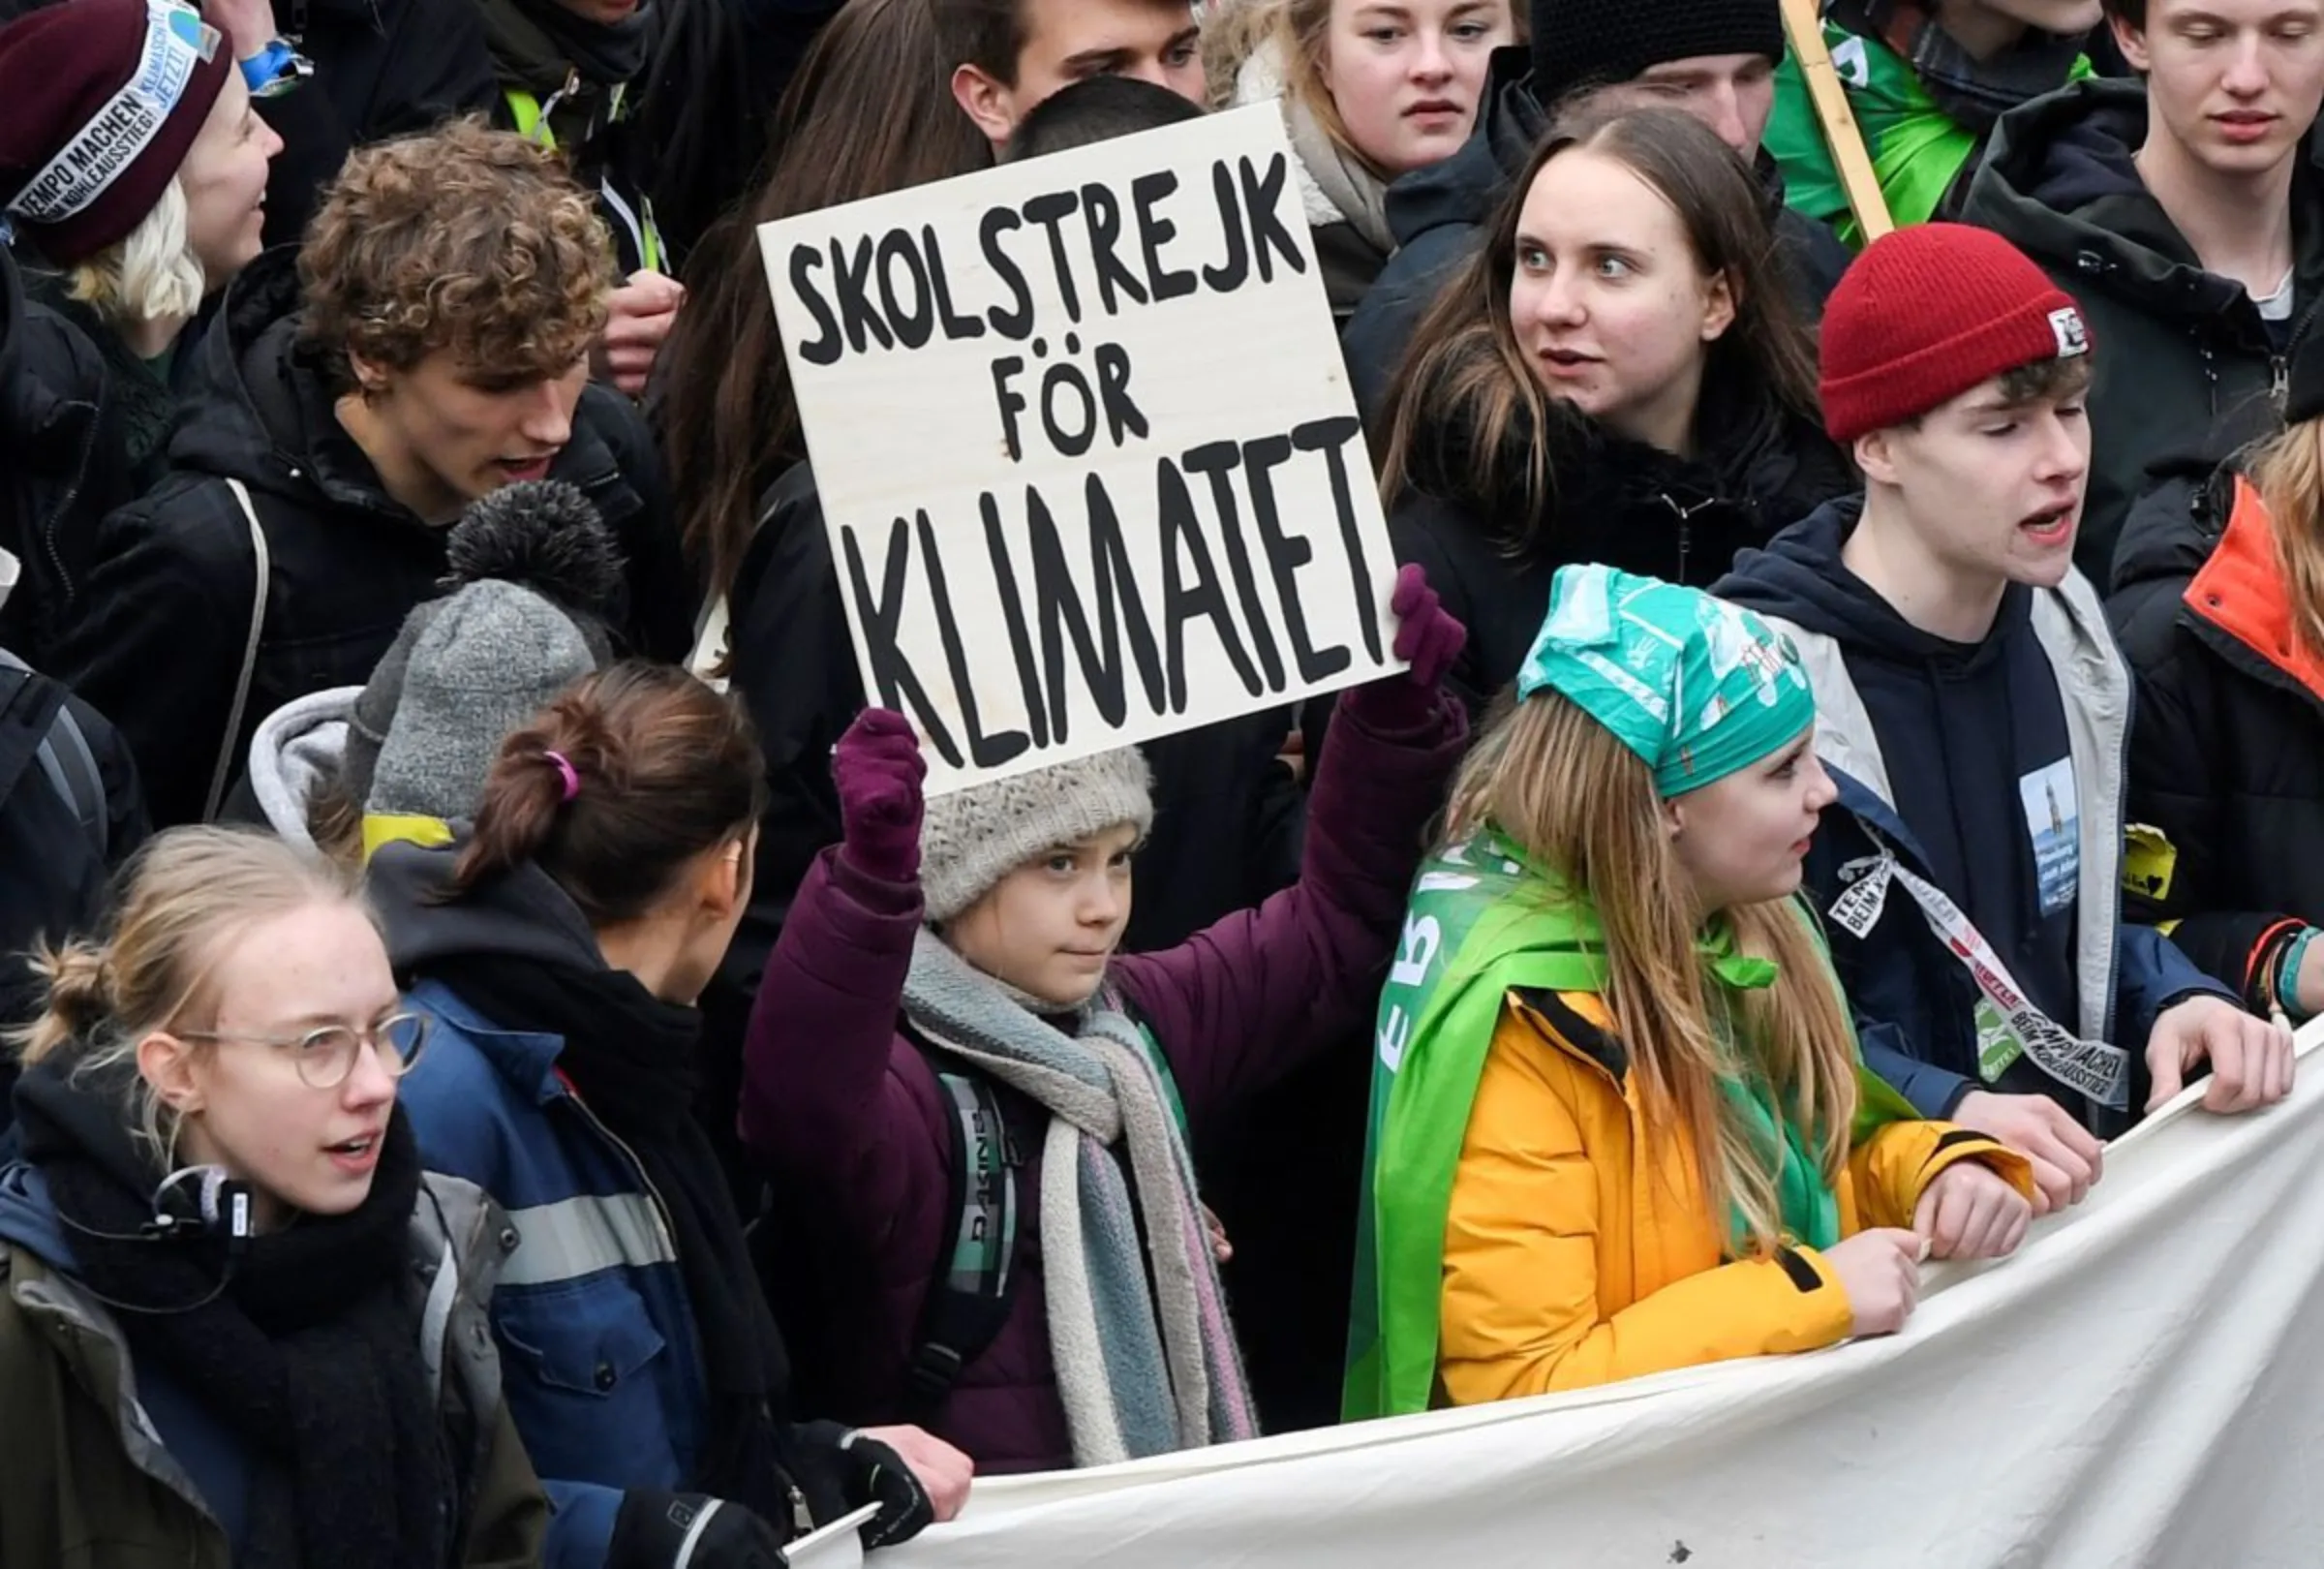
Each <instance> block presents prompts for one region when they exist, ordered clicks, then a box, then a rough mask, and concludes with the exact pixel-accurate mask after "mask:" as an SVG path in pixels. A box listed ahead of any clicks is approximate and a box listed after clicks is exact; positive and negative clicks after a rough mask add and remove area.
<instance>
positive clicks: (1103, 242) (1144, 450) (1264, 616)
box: [759, 104, 1397, 795]
mask: <svg viewBox="0 0 2324 1569" xmlns="http://www.w3.org/2000/svg"><path fill="white" fill-rule="evenodd" d="M759 244H760V249H761V251H762V252H763V254H764V257H765V261H766V266H767V279H768V283H769V286H770V287H771V288H772V289H773V291H774V297H775V314H776V321H777V323H778V324H779V325H780V328H781V331H782V341H783V349H784V352H785V354H786V356H787V358H788V361H789V364H790V370H791V383H792V385H793V387H794V388H795V390H796V392H797V395H798V399H799V413H800V417H801V420H802V422H803V423H804V425H805V426H806V430H807V442H808V448H809V450H810V452H811V453H812V455H813V457H814V466H815V483H816V488H817V490H818V492H819V493H820V496H821V499H822V503H823V514H824V518H825V521H826V526H827V527H828V528H829V529H830V531H831V558H832V564H833V566H834V568H835V569H836V570H837V571H838V573H839V579H840V586H841V597H842V599H843V600H845V602H846V605H847V617H848V624H849V626H850V627H851V628H852V629H853V631H854V633H855V641H856V655H857V660H858V662H859V664H860V665H861V667H862V673H863V678H864V691H865V692H866V694H867V695H868V696H869V697H870V699H871V701H872V702H875V703H879V704H883V705H885V706H887V707H890V708H897V709H901V710H902V712H903V713H904V715H905V716H906V717H907V718H909V719H910V720H911V722H912V724H913V727H914V728H915V729H916V730H917V731H918V732H919V735H920V739H921V744H922V747H923V750H924V751H925V752H926V754H927V755H928V761H929V774H928V790H929V793H930V794H932V795H934V794H938V793H941V792H942V791H945V790H948V789H957V788H959V787H960V786H962V785H963V784H972V783H975V782H977V781H979V780H989V779H998V778H1002V777H1004V776H1006V775H1009V774H1014V773H1022V772H1024V771H1025V770H1028V769H1031V768H1037V767H1040V766H1041V765H1043V764H1045V763H1050V762H1059V761H1063V760H1065V759H1068V758H1072V757H1078V756H1086V755H1088V754H1091V753H1096V752H1103V751H1107V750H1109V749H1111V748H1114V747H1119V746H1123V745H1126V744H1129V743H1131V742H1135V741H1143V740H1149V739H1152V738H1153V737H1156V736H1161V735H1168V734H1170V733H1172V732H1173V731H1177V730H1184V729H1191V728H1193V727H1195V726H1196V725H1200V724H1207V723H1211V722H1212V721H1215V720H1222V719H1229V718H1232V717H1234V716H1235V715H1238V714H1244V713H1250V712H1253V711H1255V710H1260V709H1267V708H1274V707H1278V706H1281V705H1284V704H1287V703H1290V702H1293V701H1296V700H1298V699H1299V698H1301V697H1304V696H1307V695H1310V694H1312V693H1315V692H1329V691H1331V690H1333V689H1335V688H1339V687H1346V686H1352V685H1354V684H1356V683H1358V682H1361V681H1366V680H1370V679H1372V678H1373V677H1375V676H1378V675H1380V674H1383V673H1385V672H1387V671H1389V670H1392V669H1394V668H1396V667H1397V666H1396V661H1394V660H1393V658H1392V656H1391V653H1390V649H1391V645H1392V643H1393V641H1394V630H1393V626H1392V623H1391V618H1390V616H1389V612H1388V597H1389V593H1390V591H1391V587H1392V585H1393V583H1394V580H1395V560H1394V557H1393V554H1392V552H1391V548H1390V545H1389V542H1388V526H1387V523H1386V521H1385V520H1384V519H1383V517H1382V515H1381V511H1380V499H1379V495H1378V491H1377V487H1376V486H1375V484H1374V483H1373V480H1372V477H1371V460H1370V458H1369V456H1368V455H1367V453H1366V451H1365V447H1364V443H1363V433H1362V430H1361V426H1360V425H1359V423H1358V421H1357V418H1356V405H1355V400H1354V397H1353V395H1352V394H1351V393H1350V391H1349V389H1348V380H1347V373H1346V370H1345V368H1344V367H1343V365H1342V363H1341V360H1340V355H1339V342H1338V338H1337V335H1336V334H1335V333H1334V331H1333V330H1332V325H1331V311H1330V304H1329V303H1328V302H1327V300H1326V298H1325V294H1324V285H1323V274H1322V272H1321V271H1320V269H1319V267H1318V264H1317V262H1316V258H1315V247H1314V242H1313V240H1312V238H1311V237H1310V235H1309V233H1308V230H1307V221H1306V218H1305V216H1304V215H1303V213H1302V211H1301V208H1300V185H1299V174H1298V164H1297V160H1296V158H1295V157H1294V155H1293V153H1292V151H1291V144H1290V142H1289V140H1288V139H1287V138H1285V135H1284V132H1283V117H1282V115H1281V113H1280V112H1278V110H1277V108H1276V107H1275V106H1274V105H1271V104H1266V105H1259V106H1256V107H1254V108H1248V109H1243V110H1239V111H1237V112H1235V113H1231V114H1215V115H1208V116H1205V117H1204V118H1203V119H1201V120H1198V121H1194V122H1191V123H1189V124H1186V125H1182V126H1174V127H1172V128H1170V129H1168V130H1162V131H1152V132H1147V133H1146V134H1144V135H1142V136H1134V137H1126V138H1120V139H1118V140H1115V141H1108V142H1102V143H1099V144H1097V145H1094V146H1089V147H1083V148H1077V149H1075V150H1073V151H1070V152H1062V153H1055V154H1053V155H1050V156H1048V157H1043V158H1036V159H1031V160H1029V161H1027V162H1024V163H1018V164H1008V165H1004V166H1002V167H1000V168H998V169H988V170H985V171H983V172H980V173H976V174H969V175H964V176H963V177H961V178H959V179H954V180H945V181H942V182H940V183H938V184H935V185H928V186H922V187H919V188H918V189H916V190H911V191H903V192H899V193H897V194H895V195H893V196H886V197H879V198H875V199H873V200H869V201H858V202H851V203H849V204H847V205H845V206H841V207H833V208H829V209H826V210H824V211H821V212H814V213H810V214H807V215H805V216H803V217H799V218H793V219H788V220H785V221H783V222H781V223H776V224H769V225H767V226H765V227H764V228H762V229H761V230H760V231H759Z"/></svg>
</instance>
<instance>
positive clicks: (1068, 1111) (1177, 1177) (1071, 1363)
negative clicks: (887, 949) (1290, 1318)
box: [903, 932, 1258, 1465]
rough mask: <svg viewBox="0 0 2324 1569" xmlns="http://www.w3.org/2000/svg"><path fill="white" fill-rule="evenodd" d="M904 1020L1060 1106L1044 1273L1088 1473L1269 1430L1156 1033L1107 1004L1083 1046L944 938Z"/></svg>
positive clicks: (1048, 1158) (1090, 1013) (1053, 1131)
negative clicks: (1239, 1340) (1246, 1364)
mask: <svg viewBox="0 0 2324 1569" xmlns="http://www.w3.org/2000/svg"><path fill="white" fill-rule="evenodd" d="M903 1011H904V1014H905V1016H906V1017H908V1018H909V1019H910V1020H911V1022H912V1024H913V1025H914V1026H915V1027H916V1028H917V1029H918V1030H919V1031H921V1032H922V1033H923V1034H925V1035H926V1036H927V1037H928V1038H929V1040H930V1042H931V1043H932V1044H933V1045H935V1046H937V1047H938V1048H940V1049H942V1050H944V1051H946V1052H949V1053H951V1054H953V1055H954V1056H957V1057H959V1058H960V1059H962V1060H963V1061H966V1062H968V1063H970V1064H971V1065H973V1066H975V1067H976V1068H978V1069H979V1070H981V1071H983V1072H986V1073H989V1074H991V1075H992V1076H993V1077H994V1079H997V1080H999V1081H1000V1082H1001V1083H1002V1084H1005V1085H1008V1086H1009V1087H1011V1088H1012V1089H1015V1090H1018V1091H1020V1092H1023V1093H1024V1094H1026V1095H1028V1096H1030V1097H1031V1098H1032V1099H1033V1100H1035V1101H1037V1102H1039V1103H1040V1104H1041V1105H1042V1106H1043V1107H1044V1108H1046V1109H1047V1110H1048V1111H1049V1113H1050V1123H1049V1131H1048V1134H1047V1136H1046V1138H1045V1139H1044V1141H1043V1144H1042V1155H1041V1255H1042V1271H1043V1278H1044V1281H1045V1282H1046V1297H1047V1307H1048V1310H1049V1336H1050V1344H1051V1349H1052V1353H1053V1356H1054V1359H1055V1364H1056V1370H1057V1389H1058V1393H1059V1395H1060V1397H1061V1399H1062V1400H1063V1401H1064V1405H1065V1418H1066V1426H1067V1429H1068V1431H1070V1432H1071V1434H1072V1437H1073V1457H1074V1462H1075V1463H1076V1464H1077V1465H1103V1464H1108V1463H1110V1462H1113V1461H1124V1460H1135V1459H1138V1458H1140V1457H1142V1456H1147V1455H1162V1454H1168V1453H1170V1452H1172V1451H1174V1450H1180V1449H1194V1448H1200V1447H1202V1446H1203V1445H1206V1444H1212V1443H1224V1442H1228V1441H1231V1440H1234V1439H1237V1438H1248V1437H1251V1436H1253V1435H1254V1434H1255V1433H1256V1432H1257V1431H1258V1426H1257V1423H1256V1422H1255V1421H1254V1419H1253V1416H1252V1406H1251V1398H1250V1391H1249V1388H1248V1386H1247V1385H1246V1384H1245V1383H1244V1381H1243V1374H1242V1363H1241V1358H1240V1356H1239V1354H1238V1352H1237V1350H1236V1346H1235V1335H1234V1327H1233V1325H1232V1324H1230V1323H1229V1322H1228V1319H1227V1310H1226V1294H1225V1292H1224V1291H1223V1290H1222V1289H1221V1287H1220V1285H1219V1280H1218V1269H1217V1266H1216V1264H1215V1262H1214V1261H1213V1259H1212V1257H1211V1253H1210V1246H1209V1240H1208V1234H1207V1232H1206V1230H1205V1227H1204V1222H1203V1214H1202V1208H1201V1205H1200V1204H1199V1203H1198V1202H1197V1199H1196V1197H1195V1184H1194V1166H1193V1162H1192V1160H1191V1159H1190V1158H1189V1156H1188V1154H1187V1150H1186V1140H1185V1136H1184V1134H1183V1132H1182V1131H1181V1130H1180V1128H1179V1126H1178V1122H1177V1115H1176V1113H1175V1109H1174V1105H1173V1100H1172V1094H1173V1092H1172V1090H1171V1087H1170V1083H1169V1080H1168V1078H1167V1073H1168V1069H1167V1068H1166V1067H1165V1066H1164V1065H1163V1063H1162V1062H1161V1061H1160V1058H1159V1056H1158V1055H1157V1054H1156V1053H1155V1052H1154V1050H1153V1048H1152V1047H1151V1046H1150V1045H1149V1044H1148V1043H1147V1038H1146V1036H1145V1034H1144V1032H1143V1031H1140V1029H1139V1027H1138V1026H1137V1025H1136V1024H1135V1023H1134V1022H1132V1021H1131V1020H1130V1019H1129V1017H1128V1016H1127V1015H1125V1014H1124V1013H1122V1012H1121V1011H1120V1009H1119V1008H1118V1007H1117V1006H1116V1005H1114V1004H1113V1003H1112V1001H1111V1000H1110V999H1103V1000H1100V1001H1099V1002H1097V1003H1093V1004H1090V1005H1087V1006H1085V1007H1084V1008H1083V1009H1081V1010H1080V1011H1079V1012H1078V1013H1076V1014H1075V1015H1073V1016H1072V1020H1071V1022H1072V1023H1073V1024H1074V1026H1075V1028H1076V1029H1077V1030H1078V1031H1079V1032H1078V1033H1077V1034H1074V1035H1067V1034H1065V1033H1063V1032H1062V1031H1060V1030H1058V1029H1057V1028H1056V1027H1055V1025H1053V1024H1051V1023H1050V1022H1049V1021H1048V1020H1046V1019H1043V1018H1039V1017H1036V1016H1035V1015H1034V1014H1033V1013H1032V1012H1030V1011H1029V1010H1028V1009H1027V1008H1026V1007H1025V1005H1024V1002H1023V1001H1020V1000H1019V998H1018V995H1017V994H1013V993H1012V992H1010V991H1009V990H1008V989H1007V988H1005V987H1003V986H1002V985H1001V984H1000V983H999V982H997V981H995V980H994V979H993V978H992V977H990V976H988V975H986V974H984V973H983V972H981V971H980V970H978V969H975V968H973V967H972V966H970V965H969V964H968V963H967V962H966V961H965V960H963V959H962V958H961V957H960V955H958V954H956V953H954V952H953V951H952V950H951V949H950V948H948V947H946V946H945V945H944V943H943V942H942V940H941V939H939V938H937V937H936V936H935V934H934V933H933V932H922V933H921V934H920V938H919V941H918V943H917V944H916V946H915V947H914V948H913V950H912V968H911V972H910V974H909V975H908V976H907V977H906V979H905V981H904V986H903ZM1117 1145H1118V1146H1125V1147H1126V1154H1127V1156H1128V1159H1127V1165H1128V1171H1127V1173H1126V1174H1125V1172H1124V1170H1123V1161H1122V1160H1120V1159H1117V1158H1116V1154H1115V1150H1116V1146H1117ZM1142 1222H1143V1226H1144V1232H1145V1237H1146V1239H1147V1242H1146V1243H1143V1244H1142V1243H1141V1241H1140V1227H1141V1223H1142Z"/></svg>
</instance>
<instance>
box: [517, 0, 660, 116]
mask: <svg viewBox="0 0 2324 1569" xmlns="http://www.w3.org/2000/svg"><path fill="white" fill-rule="evenodd" d="M484 31H485V37H486V41H487V43H488V45H489V46H490V47H491V49H492V55H493V64H494V67H495V69H496V70H497V71H498V72H499V73H500V75H501V77H502V78H503V79H504V80H507V79H509V78H514V79H515V80H516V81H517V82H518V83H519V84H521V85H522V86H524V87H525V88H527V89H528V90H530V91H532V92H534V93H535V94H537V95H539V96H541V97H543V98H545V97H546V96H547V95H548V94H550V93H553V92H555V91H557V89H558V88H560V87H562V86H564V85H565V75H566V71H567V70H572V71H578V72H579V73H580V74H581V79H582V80H583V81H586V82H588V83H590V84H591V85H593V86H596V87H618V86H620V85H621V84H623V83H624V82H627V81H631V80H633V79H635V78H636V77H638V76H639V75H640V74H642V73H643V72H644V71H645V69H646V60H647V58H648V56H650V55H651V54H652V53H653V50H654V41H655V37H656V35H657V32H658V31H659V27H658V18H657V16H656V15H655V12H654V6H653V4H652V3H651V0H648V3H647V4H644V5H640V6H639V7H638V8H637V9H636V10H635V11H633V12H631V13H630V14H629V15H627V17H625V18H623V19H622V20H621V21H618V22H615V23H614V24H613V25H612V26H610V27H608V26H606V25H605V24H604V23H602V22H593V21H586V20H584V19H582V18H581V17H579V16H576V15H573V14H572V13H571V12H570V11H568V10H566V8H565V7H564V6H561V5H559V4H558V3H557V0H496V3H494V4H490V5H487V6H486V7H485V8H484Z"/></svg>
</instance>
